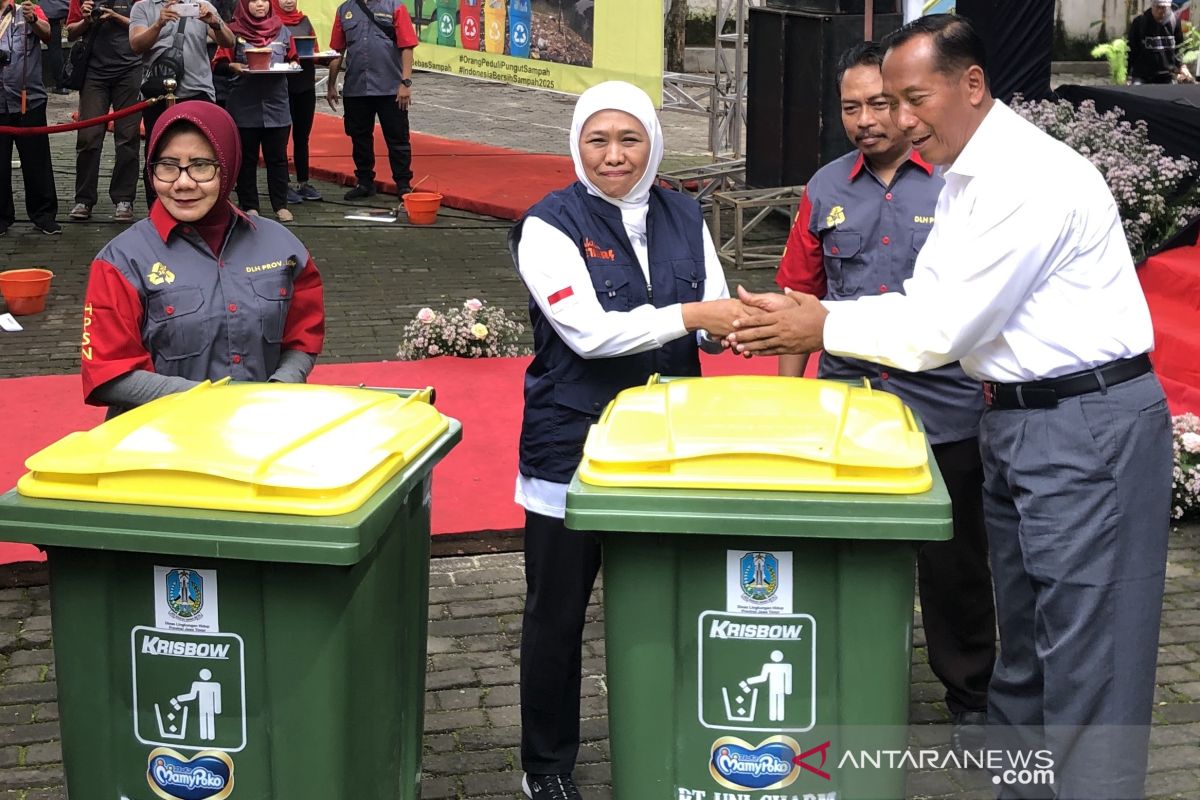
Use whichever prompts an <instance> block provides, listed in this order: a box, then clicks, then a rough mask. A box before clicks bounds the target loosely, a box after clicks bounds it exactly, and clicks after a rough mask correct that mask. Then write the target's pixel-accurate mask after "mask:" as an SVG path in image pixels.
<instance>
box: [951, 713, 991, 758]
mask: <svg viewBox="0 0 1200 800" xmlns="http://www.w3.org/2000/svg"><path fill="white" fill-rule="evenodd" d="M987 721H988V718H987V712H986V711H959V712H958V713H957V714H955V715H954V730H953V731H951V732H950V749H951V750H953V751H954V755H956V756H958V759H959V762H960V763H961V762H962V758H963V754H964V753H967V752H970V753H979V752H980V751H981V750H984V749H986V748H987Z"/></svg>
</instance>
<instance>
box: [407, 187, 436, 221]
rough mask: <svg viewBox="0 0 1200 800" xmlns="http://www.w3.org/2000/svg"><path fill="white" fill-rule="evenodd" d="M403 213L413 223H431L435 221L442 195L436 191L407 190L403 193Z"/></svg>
mask: <svg viewBox="0 0 1200 800" xmlns="http://www.w3.org/2000/svg"><path fill="white" fill-rule="evenodd" d="M403 199H404V213H405V214H407V215H408V221H409V222H411V223H412V224H413V225H432V224H433V223H435V222H437V212H438V209H439V208H441V207H442V196H441V195H440V194H438V193H437V192H409V193H408V194H406V195H404V198H403Z"/></svg>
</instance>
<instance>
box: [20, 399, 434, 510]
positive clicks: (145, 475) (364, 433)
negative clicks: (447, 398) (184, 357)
mask: <svg viewBox="0 0 1200 800" xmlns="http://www.w3.org/2000/svg"><path fill="white" fill-rule="evenodd" d="M226 383H227V381H222V382H221V383H218V384H213V383H208V382H205V383H202V384H200V385H199V386H197V387H195V388H194V389H191V390H190V391H187V392H183V393H180V394H175V395H169V396H167V397H164V398H161V399H159V400H156V401H154V402H153V403H148V404H146V405H144V406H141V407H139V408H135V409H133V410H132V411H129V412H127V413H125V414H122V415H121V416H119V417H116V418H114V419H111V420H109V421H108V422H105V423H104V424H102V425H100V426H98V427H96V428H93V429H92V430H90V431H86V432H82V433H73V434H70V435H69V436H66V437H64V438H63V439H60V440H59V441H58V442H55V443H54V444H52V445H50V446H49V447H47V448H46V449H44V450H42V451H41V452H38V453H35V454H34V455H32V456H30V457H29V459H28V460H26V462H25V466H26V467H27V468H28V469H29V470H30V471H29V473H27V474H26V475H24V476H23V477H22V478H21V479H20V481H18V483H17V490H18V491H19V492H20V493H21V494H23V495H27V496H29V497H43V498H53V499H57V500H90V501H96V502H102V503H133V504H137V505H154V506H174V507H184V508H208V509H219V510H224V511H253V512H272V513H279V514H303V515H308V516H330V515H334V514H344V513H347V512H350V511H353V510H355V509H356V508H358V507H359V506H361V505H362V504H363V503H365V502H366V501H367V499H369V498H370V497H371V495H372V494H374V493H375V491H376V490H378V489H379V487H381V486H382V485H383V484H385V483H387V482H388V481H389V480H390V479H391V478H393V477H394V476H395V475H396V474H398V473H399V472H400V471H401V470H403V469H404V467H405V466H407V465H408V464H409V463H410V462H412V461H413V460H414V459H416V458H418V457H419V456H420V454H421V452H422V451H423V450H424V449H425V448H426V447H427V446H428V445H429V444H430V443H432V442H433V441H434V440H435V439H437V438H438V436H440V435H441V434H442V433H444V432H445V431H446V430H447V429H448V428H449V424H450V423H449V421H448V420H447V418H446V417H443V416H442V415H441V414H439V413H438V412H437V410H435V409H434V408H433V406H431V405H430V404H429V402H428V401H429V397H430V392H429V390H425V391H424V392H418V393H415V394H413V395H411V396H409V397H401V396H400V395H398V394H395V393H392V392H387V391H373V390H370V389H353V388H345V387H335V386H308V385H304V384H283V383H247V384H237V385H233V384H229V385H225V384H226Z"/></svg>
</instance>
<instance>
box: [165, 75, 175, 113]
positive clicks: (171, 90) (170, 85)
mask: <svg viewBox="0 0 1200 800" xmlns="http://www.w3.org/2000/svg"><path fill="white" fill-rule="evenodd" d="M176 86H178V84H177V83H175V79H174V78H167V79H166V80H164V81H163V88H164V89H166V90H167V108H170V107H171V106H173V105H175V87H176Z"/></svg>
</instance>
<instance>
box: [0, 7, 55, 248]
mask: <svg viewBox="0 0 1200 800" xmlns="http://www.w3.org/2000/svg"><path fill="white" fill-rule="evenodd" d="M49 41H50V22H49V21H48V20H47V19H46V14H45V12H44V11H42V9H40V8H38V7H37V6H36V5H34V4H33V3H31V2H28V0H26V2H24V3H21V4H20V5H17V4H16V3H14V2H13V0H0V125H9V126H17V127H21V128H37V127H42V126H44V125H45V124H46V87H45V86H44V85H43V84H42V44H44V43H46V42H49ZM14 140H15V141H14ZM14 143H15V144H16V146H17V153H18V155H19V156H20V159H21V174H22V176H23V177H24V179H25V210H26V211H27V212H28V213H29V219H30V221H31V222H33V224H34V226H35V227H36V228H37V229H38V230H40V231H41V232H42V233H45V234H55V233H62V226H61V225H59V224H58V223H57V222H55V221H54V218H55V217H56V216H57V215H58V191H57V190H56V189H55V187H54V166H53V164H52V163H51V162H50V136H49V134H45V133H39V134H36V135H34V136H8V135H0V236H3V235H4V234H6V233H8V229H9V226H11V225H12V224H13V222H14V221H15V219H16V210H15V209H14V207H13V193H12V151H13V144H14Z"/></svg>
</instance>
